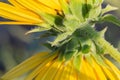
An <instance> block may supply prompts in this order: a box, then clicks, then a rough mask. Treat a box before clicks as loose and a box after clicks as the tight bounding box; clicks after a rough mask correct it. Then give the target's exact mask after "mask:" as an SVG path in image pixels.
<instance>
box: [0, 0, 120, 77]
mask: <svg viewBox="0 0 120 80" xmlns="http://www.w3.org/2000/svg"><path fill="white" fill-rule="evenodd" d="M0 1H2V2H8V1H7V0H0ZM108 3H109V4H111V5H113V6H116V7H118V8H119V9H118V10H117V11H114V12H111V13H112V14H114V15H116V16H117V17H118V18H119V19H120V4H119V0H105V2H104V4H103V7H105V6H106V5H107V4H108ZM2 20H4V19H2V18H0V21H2ZM106 26H108V30H107V32H106V34H105V39H106V40H107V41H109V42H110V43H111V44H112V45H113V46H114V47H116V48H118V50H119V51H120V27H118V26H116V25H114V24H111V23H103V24H97V27H96V28H97V29H98V30H101V29H103V28H104V27H106ZM34 27H35V26H29V25H27V26H22V25H21V26H15V25H0V76H2V75H3V74H4V73H5V72H6V71H8V70H10V69H11V68H13V67H14V66H16V65H17V64H19V63H21V62H22V61H24V60H25V59H27V58H28V57H30V56H32V55H33V54H36V53H39V52H41V51H46V50H48V49H47V48H45V47H43V46H42V44H43V43H44V42H45V41H47V40H51V39H52V38H44V39H40V38H39V36H40V35H41V34H42V33H34V34H29V35H25V33H26V32H27V31H28V30H30V29H32V28H34ZM107 57H108V58H110V57H109V56H107ZM110 59H111V58H110ZM111 60H112V61H113V62H114V63H115V64H117V63H116V62H115V61H114V60H113V59H111ZM117 66H118V67H120V65H119V64H117Z"/></svg>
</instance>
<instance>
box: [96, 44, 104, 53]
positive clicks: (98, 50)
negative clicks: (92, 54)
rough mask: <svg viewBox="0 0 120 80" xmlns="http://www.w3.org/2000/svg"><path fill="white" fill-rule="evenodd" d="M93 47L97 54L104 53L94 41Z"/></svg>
mask: <svg viewBox="0 0 120 80" xmlns="http://www.w3.org/2000/svg"><path fill="white" fill-rule="evenodd" d="M94 44H95V47H96V53H97V54H104V49H103V47H102V46H101V45H99V44H97V43H96V42H94Z"/></svg>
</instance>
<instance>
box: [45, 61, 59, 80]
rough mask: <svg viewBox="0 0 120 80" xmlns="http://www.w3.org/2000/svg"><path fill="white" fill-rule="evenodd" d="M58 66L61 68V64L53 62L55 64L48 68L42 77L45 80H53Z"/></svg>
mask: <svg viewBox="0 0 120 80" xmlns="http://www.w3.org/2000/svg"><path fill="white" fill-rule="evenodd" d="M60 66H61V62H59V61H58V60H55V62H54V63H53V64H52V65H51V66H50V68H49V70H48V71H47V72H46V74H45V75H44V77H45V80H54V77H55V76H56V74H57V72H58V69H59V67H60ZM51 74H52V75H51Z"/></svg>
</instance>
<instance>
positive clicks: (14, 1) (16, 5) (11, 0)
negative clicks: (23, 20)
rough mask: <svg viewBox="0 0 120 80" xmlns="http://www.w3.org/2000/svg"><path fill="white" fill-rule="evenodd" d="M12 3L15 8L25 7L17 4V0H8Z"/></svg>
mask: <svg viewBox="0 0 120 80" xmlns="http://www.w3.org/2000/svg"><path fill="white" fill-rule="evenodd" d="M8 1H9V2H10V3H11V4H12V5H14V6H15V7H16V8H22V9H26V8H25V7H23V6H22V5H21V4H19V3H18V2H17V0H8Z"/></svg>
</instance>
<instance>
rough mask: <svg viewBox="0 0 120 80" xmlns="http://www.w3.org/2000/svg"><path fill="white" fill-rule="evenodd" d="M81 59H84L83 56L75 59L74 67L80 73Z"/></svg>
mask: <svg viewBox="0 0 120 80" xmlns="http://www.w3.org/2000/svg"><path fill="white" fill-rule="evenodd" d="M81 59H82V55H81V54H80V55H78V56H75V57H74V59H73V65H74V67H75V69H77V70H78V71H79V70H80V65H81Z"/></svg>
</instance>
